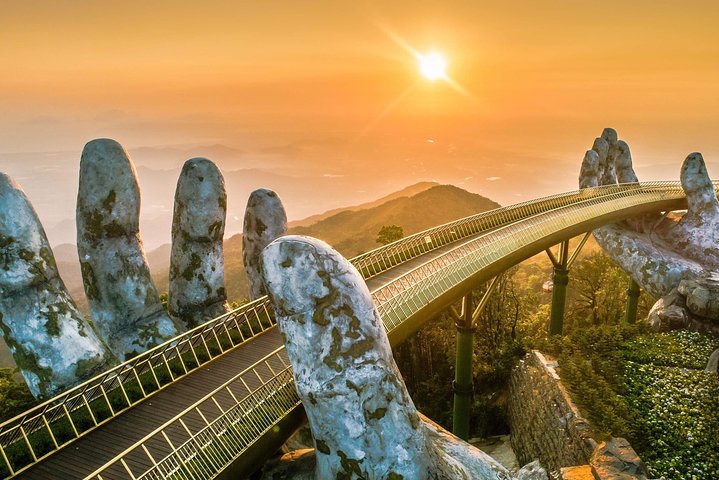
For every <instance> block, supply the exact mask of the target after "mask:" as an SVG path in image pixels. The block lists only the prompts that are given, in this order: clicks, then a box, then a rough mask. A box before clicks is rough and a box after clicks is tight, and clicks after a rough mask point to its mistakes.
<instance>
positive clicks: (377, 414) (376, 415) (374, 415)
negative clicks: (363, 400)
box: [367, 407, 387, 420]
mask: <svg viewBox="0 0 719 480" xmlns="http://www.w3.org/2000/svg"><path fill="white" fill-rule="evenodd" d="M386 413H387V409H386V408H384V407H382V408H378V409H377V410H375V411H374V412H371V413H370V414H369V415H368V416H367V420H380V419H382V418H384V416H385V414H386Z"/></svg>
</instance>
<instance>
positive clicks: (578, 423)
mask: <svg viewBox="0 0 719 480" xmlns="http://www.w3.org/2000/svg"><path fill="white" fill-rule="evenodd" d="M555 367H556V362H550V361H548V360H547V359H546V358H545V357H544V355H542V354H541V353H540V352H537V351H532V352H530V353H528V354H527V355H526V356H525V357H524V359H522V360H521V361H520V364H519V365H518V366H517V367H515V369H514V371H513V372H512V376H511V379H510V387H509V388H510V398H511V400H510V402H509V423H510V426H511V431H512V448H513V449H514V452H515V453H516V455H517V459H518V460H519V464H520V465H524V464H526V463H528V462H531V461H532V460H534V459H536V458H538V459H539V461H540V462H541V463H542V465H544V466H545V467H546V468H547V469H548V470H554V471H558V470H559V469H560V468H562V467H566V466H572V465H585V464H588V463H589V459H590V458H591V456H592V452H594V449H595V448H596V446H597V443H596V442H595V441H594V440H593V439H592V436H593V435H592V432H591V431H590V428H589V425H588V424H587V422H586V421H585V420H584V419H583V418H582V417H581V415H580V414H579V411H578V410H577V407H576V406H575V405H574V403H572V401H571V399H570V398H569V394H568V393H567V391H566V390H565V389H564V386H562V384H561V383H560V381H559V375H558V374H557V372H556V369H555Z"/></svg>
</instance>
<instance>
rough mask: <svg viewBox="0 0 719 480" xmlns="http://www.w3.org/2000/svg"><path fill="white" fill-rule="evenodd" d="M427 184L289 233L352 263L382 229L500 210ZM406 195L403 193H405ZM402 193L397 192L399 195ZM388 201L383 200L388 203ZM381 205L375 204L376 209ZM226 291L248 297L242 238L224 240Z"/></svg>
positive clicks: (163, 278)
mask: <svg viewBox="0 0 719 480" xmlns="http://www.w3.org/2000/svg"><path fill="white" fill-rule="evenodd" d="M423 185H424V184H418V185H413V186H412V187H408V189H409V190H410V191H411V189H414V188H416V189H417V190H421V191H420V192H419V193H417V194H415V195H412V196H409V197H407V196H400V197H399V198H394V197H397V195H396V194H393V195H389V196H388V197H389V198H393V199H392V200H388V201H385V202H383V203H380V204H379V205H376V206H373V207H371V208H365V209H362V210H357V211H351V210H346V211H342V212H340V213H338V214H335V215H332V216H330V217H327V218H325V219H323V220H321V221H319V222H316V223H314V224H312V225H310V226H308V227H293V228H290V229H289V233H291V234H296V235H311V236H313V237H317V238H319V239H322V240H324V241H326V242H327V243H329V244H330V245H333V246H334V247H335V248H336V249H337V250H338V251H339V252H340V253H342V254H343V255H345V256H346V257H348V258H350V257H353V256H355V255H357V254H358V253H360V252H363V251H368V250H371V249H373V248H376V247H378V246H379V245H378V244H377V243H376V242H375V239H376V238H377V233H378V232H379V230H380V228H382V226H383V225H393V224H394V225H400V226H401V227H402V228H403V229H404V234H405V235H410V234H412V233H416V232H420V231H422V230H425V229H427V228H430V227H433V226H435V225H439V224H442V223H446V222H449V221H451V220H454V219H457V218H462V217H466V216H468V215H473V214H475V213H480V212H483V211H486V210H491V209H493V208H497V207H499V206H500V205H499V204H498V203H496V202H493V201H492V200H489V199H487V198H485V197H483V196H481V195H477V194H474V193H470V192H467V191H466V190H462V189H461V188H457V187H454V186H452V185H436V186H433V187H431V188H429V189H425V190H422V186H423ZM408 189H405V190H402V191H401V192H404V191H407V190H408ZM397 193H399V192H397ZM388 197H385V198H388ZM376 203H377V202H372V204H376ZM224 250H225V284H226V285H225V286H226V288H227V295H228V298H229V299H230V300H239V299H242V298H246V297H247V278H246V276H245V272H244V267H243V265H242V235H235V236H233V237H231V238H229V239H227V240H225V245H224ZM153 277H154V278H155V281H156V285H157V288H158V291H160V292H165V291H167V285H168V275H167V270H165V271H163V272H159V274H157V275H153Z"/></svg>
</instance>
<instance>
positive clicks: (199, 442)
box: [85, 347, 300, 480]
mask: <svg viewBox="0 0 719 480" xmlns="http://www.w3.org/2000/svg"><path fill="white" fill-rule="evenodd" d="M258 382H259V385H258ZM254 385H257V386H254ZM299 403H300V399H299V397H298V396H297V392H296V390H295V388H294V385H293V383H292V367H291V366H290V365H289V360H288V359H287V356H286V354H285V351H284V347H279V348H277V349H275V350H274V351H273V352H271V353H270V354H269V355H267V356H265V357H264V358H262V359H260V360H258V361H257V362H255V363H254V364H252V365H251V366H249V367H247V368H246V369H245V370H243V371H242V372H240V373H239V374H237V375H235V376H234V377H232V378H231V379H229V380H228V381H227V382H225V383H223V384H222V385H220V386H219V387H217V388H216V389H214V390H213V391H211V392H210V393H208V394H207V395H205V396H204V397H202V398H201V399H200V400H198V401H197V402H196V403H194V404H193V405H191V406H189V407H187V408H186V409H185V410H183V411H182V412H180V413H179V414H177V415H175V416H174V417H173V418H172V419H171V420H168V421H167V422H165V423H164V424H163V425H161V426H160V427H158V428H156V429H155V430H153V431H152V432H151V433H149V434H147V435H145V437H143V439H142V440H140V441H139V442H137V443H135V444H134V445H132V446H130V447H129V448H127V449H125V450H124V451H123V452H121V453H120V454H118V455H117V456H115V457H114V458H113V459H112V460H110V461H109V462H107V463H106V464H105V465H103V466H102V467H100V468H99V469H97V470H95V471H94V472H92V473H91V474H89V475H87V476H86V477H85V478H87V479H91V478H94V479H97V480H102V479H103V474H105V475H106V476H107V475H108V474H112V476H113V477H115V478H117V477H126V478H128V479H137V480H139V479H155V478H157V479H164V478H168V477H170V478H188V479H193V480H199V479H202V478H211V477H212V476H213V475H214V473H215V472H217V471H218V470H219V469H222V467H224V466H225V465H226V464H227V462H228V460H232V459H233V458H234V456H235V454H236V452H237V451H238V449H240V450H242V449H243V448H246V447H248V446H250V445H252V443H254V442H255V441H256V439H257V438H258V436H260V435H261V434H263V433H265V432H266V431H268V430H269V429H270V428H272V426H273V425H274V417H275V416H277V415H284V414H286V413H288V412H289V411H290V410H292V409H293V408H295V407H296V406H297V405H299ZM259 406H263V407H265V410H264V411H262V410H259V409H258V407H259ZM268 411H269V412H270V413H271V416H268V415H267V412H268ZM248 417H251V418H248ZM193 424H194V426H195V431H194V432H193V431H192V430H193V429H192V427H193ZM173 439H174V440H173ZM157 442H159V443H160V444H162V445H163V447H165V448H169V449H170V450H171V451H172V452H174V454H175V455H173V456H167V457H164V458H162V459H160V460H158V459H157V458H155V456H154V455H152V453H151V451H156V450H157V449H158V446H157V444H156V443H157ZM131 455H137V456H140V457H141V458H142V460H143V462H141V463H144V464H149V465H151V467H150V468H149V469H147V470H145V471H140V472H135V471H133V470H132V468H131V467H130V465H128V464H127V462H125V461H124V458H126V457H128V456H131ZM178 457H179V458H180V459H181V461H177V460H178Z"/></svg>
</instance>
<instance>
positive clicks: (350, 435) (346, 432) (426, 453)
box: [261, 236, 511, 480]
mask: <svg viewBox="0 0 719 480" xmlns="http://www.w3.org/2000/svg"><path fill="white" fill-rule="evenodd" d="M261 266H262V273H263V277H264V280H265V284H266V287H267V291H268V294H269V296H270V300H271V301H272V305H273V308H274V310H275V313H276V315H277V320H278V325H279V328H280V331H281V332H282V336H283V338H284V340H285V347H286V349H287V354H288V356H289V358H290V361H291V363H292V367H293V375H294V379H295V386H296V387H297V392H298V394H299V396H300V398H301V399H302V402H303V404H304V406H305V411H306V412H307V417H308V420H309V424H310V427H311V429H312V433H313V437H314V442H315V452H316V457H315V462H316V464H315V471H314V478H323V479H324V478H347V479H359V478H365V479H401V478H404V479H410V478H411V479H417V480H421V479H428V478H436V479H456V478H472V479H485V478H487V479H489V478H492V479H495V478H511V477H510V475H509V473H508V472H507V470H506V469H505V468H504V467H502V466H501V465H499V464H498V463H497V462H495V461H494V460H492V459H491V457H489V456H487V455H486V454H484V453H482V452H481V451H479V450H477V449H475V448H474V447H472V446H471V445H469V444H467V443H465V442H462V441H461V440H459V439H457V438H456V437H454V436H453V435H451V434H449V433H447V432H445V431H443V430H441V429H438V428H437V427H436V426H435V425H433V424H432V423H431V422H427V421H424V420H423V419H422V418H420V416H419V414H418V412H417V410H416V409H415V407H414V404H413V403H412V399H411V398H410V397H409V394H408V393H407V389H406V387H405V385H404V381H403V380H402V377H401V375H400V373H399V371H398V369H397V366H396V364H395V363H394V359H393V358H392V351H391V349H390V345H389V340H388V339H387V334H386V332H385V330H384V326H383V324H382V322H381V320H380V318H379V315H378V313H377V310H376V309H375V308H374V304H373V303H372V298H371V296H370V294H369V291H368V289H367V286H366V284H365V282H364V280H363V279H362V277H361V276H360V274H359V273H358V272H357V270H356V269H355V268H354V267H353V266H352V265H351V264H350V263H349V262H348V261H347V260H346V259H344V258H342V256H341V255H339V254H338V253H337V252H335V251H334V250H332V249H331V248H330V247H329V246H328V245H326V244H325V243H323V242H321V241H319V240H315V239H311V238H307V237H298V236H286V237H283V238H279V239H277V240H276V241H274V242H272V243H271V244H270V245H269V246H268V247H267V248H265V250H264V251H263V253H262V262H261ZM264 478H273V476H272V472H265V477H264Z"/></svg>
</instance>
